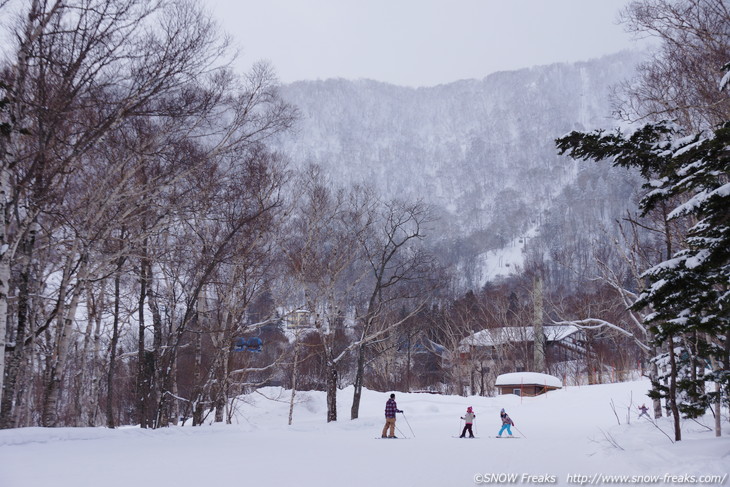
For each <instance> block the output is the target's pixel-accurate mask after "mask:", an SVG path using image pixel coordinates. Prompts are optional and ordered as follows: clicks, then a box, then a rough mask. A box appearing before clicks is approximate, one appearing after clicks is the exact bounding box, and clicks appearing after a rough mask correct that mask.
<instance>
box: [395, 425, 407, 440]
mask: <svg viewBox="0 0 730 487" xmlns="http://www.w3.org/2000/svg"><path fill="white" fill-rule="evenodd" d="M395 429H396V430H397V431H398V434H399V435H400V436H401V438H408V437H407V436H406V435H404V434H403V432H402V431H401V430H400V428H399V427H397V426H396V427H395Z"/></svg>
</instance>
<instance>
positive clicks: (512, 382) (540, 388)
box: [494, 372, 563, 396]
mask: <svg viewBox="0 0 730 487" xmlns="http://www.w3.org/2000/svg"><path fill="white" fill-rule="evenodd" d="M494 385H495V386H496V387H497V389H498V390H499V393H500V394H516V395H518V396H539V395H540V394H545V393H546V392H548V391H554V390H555V389H561V388H562V387H563V383H562V382H561V381H560V379H558V378H557V377H555V376H552V375H548V374H541V373H538V372H512V373H510V374H502V375H500V376H498V377H497V380H496V381H495V382H494Z"/></svg>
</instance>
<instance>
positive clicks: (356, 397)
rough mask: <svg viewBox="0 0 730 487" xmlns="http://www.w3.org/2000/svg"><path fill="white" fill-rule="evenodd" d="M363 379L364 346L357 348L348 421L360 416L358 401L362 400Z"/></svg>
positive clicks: (362, 344)
mask: <svg viewBox="0 0 730 487" xmlns="http://www.w3.org/2000/svg"><path fill="white" fill-rule="evenodd" d="M364 378H365V344H364V343H361V344H360V346H359V347H357V370H356V372H355V383H354V384H353V386H354V392H353V394H352V408H351V409H350V419H357V418H358V417H359V415H360V399H361V398H362V386H363V380H364Z"/></svg>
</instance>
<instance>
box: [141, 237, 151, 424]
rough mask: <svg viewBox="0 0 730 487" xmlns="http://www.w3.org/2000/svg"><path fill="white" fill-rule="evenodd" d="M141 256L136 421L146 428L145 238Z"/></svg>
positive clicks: (147, 376)
mask: <svg viewBox="0 0 730 487" xmlns="http://www.w3.org/2000/svg"><path fill="white" fill-rule="evenodd" d="M141 253H142V258H141V259H140V264H139V300H138V302H137V320H138V322H139V327H138V328H137V421H139V425H140V427H141V428H148V427H150V426H151V424H150V423H149V421H148V417H149V416H148V415H149V412H148V409H147V405H148V401H149V397H150V394H151V392H152V391H151V385H152V376H151V375H150V374H149V373H148V371H150V370H154V369H153V368H152V369H150V367H148V363H147V362H148V357H147V352H146V349H145V319H144V318H145V297H146V296H147V287H148V277H147V276H148V274H147V272H148V267H149V259H148V258H147V239H144V241H143V242H142V250H141Z"/></svg>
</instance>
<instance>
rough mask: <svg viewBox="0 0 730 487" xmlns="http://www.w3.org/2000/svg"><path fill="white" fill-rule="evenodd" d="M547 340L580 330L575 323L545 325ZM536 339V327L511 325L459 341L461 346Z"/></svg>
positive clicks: (492, 345)
mask: <svg viewBox="0 0 730 487" xmlns="http://www.w3.org/2000/svg"><path fill="white" fill-rule="evenodd" d="M542 329H543V333H545V340H546V341H547V342H557V341H560V340H563V339H564V338H566V337H568V336H570V335H572V334H573V333H576V332H578V331H579V330H580V328H578V327H577V326H574V325H557V326H543V327H542ZM534 340H535V329H534V327H532V326H511V327H503V328H488V329H486V330H482V331H478V332H476V333H474V334H473V335H469V336H468V337H466V338H464V339H463V340H461V342H459V345H460V346H472V347H494V346H496V345H504V344H505V343H513V342H531V341H534Z"/></svg>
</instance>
